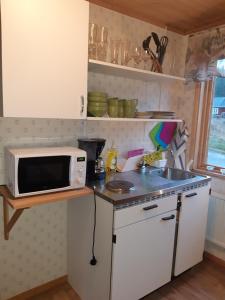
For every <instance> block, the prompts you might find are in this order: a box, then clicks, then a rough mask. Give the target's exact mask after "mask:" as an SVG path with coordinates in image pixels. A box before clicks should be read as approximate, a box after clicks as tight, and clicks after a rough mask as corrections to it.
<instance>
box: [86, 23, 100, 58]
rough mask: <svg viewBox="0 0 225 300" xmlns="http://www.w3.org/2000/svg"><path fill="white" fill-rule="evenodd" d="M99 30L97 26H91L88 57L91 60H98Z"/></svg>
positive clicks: (91, 24)
mask: <svg viewBox="0 0 225 300" xmlns="http://www.w3.org/2000/svg"><path fill="white" fill-rule="evenodd" d="M98 30H99V28H98V25H97V24H94V23H90V24H89V41H88V55H89V58H90V59H97V42H98V38H97V35H98Z"/></svg>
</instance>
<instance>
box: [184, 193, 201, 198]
mask: <svg viewBox="0 0 225 300" xmlns="http://www.w3.org/2000/svg"><path fill="white" fill-rule="evenodd" d="M197 195H198V194H197V193H191V194H188V195H185V197H186V198H191V197H194V196H197Z"/></svg>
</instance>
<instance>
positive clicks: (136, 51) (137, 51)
mask: <svg viewBox="0 0 225 300" xmlns="http://www.w3.org/2000/svg"><path fill="white" fill-rule="evenodd" d="M141 52H142V47H141V46H137V45H133V48H132V58H133V60H134V66H135V68H137V67H138V65H139V64H140V62H141V59H142V58H141V56H142V53H141Z"/></svg>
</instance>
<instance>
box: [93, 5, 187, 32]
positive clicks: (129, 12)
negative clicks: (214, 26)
mask: <svg viewBox="0 0 225 300" xmlns="http://www.w3.org/2000/svg"><path fill="white" fill-rule="evenodd" d="M88 1H89V2H91V3H93V4H96V5H99V6H102V7H105V8H108V9H111V10H114V11H117V12H118V13H121V14H124V15H127V16H129V17H132V18H135V19H139V20H141V21H144V22H147V23H150V24H152V25H155V26H158V27H161V28H167V29H168V30H170V31H173V32H176V33H179V34H181V35H184V33H183V31H182V30H179V29H177V28H176V27H174V26H170V25H169V26H167V25H165V23H163V22H160V21H158V20H155V19H154V18H151V19H149V17H146V16H143V14H142V15H140V14H138V13H136V12H133V11H132V10H127V9H126V8H124V7H122V6H119V5H116V6H115V5H113V4H112V3H108V2H107V3H106V2H105V1H104V0H88Z"/></svg>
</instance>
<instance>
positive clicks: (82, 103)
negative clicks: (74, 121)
mask: <svg viewBox="0 0 225 300" xmlns="http://www.w3.org/2000/svg"><path fill="white" fill-rule="evenodd" d="M80 100H81V108H80V115H81V116H82V115H83V113H84V96H81V97H80Z"/></svg>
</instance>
